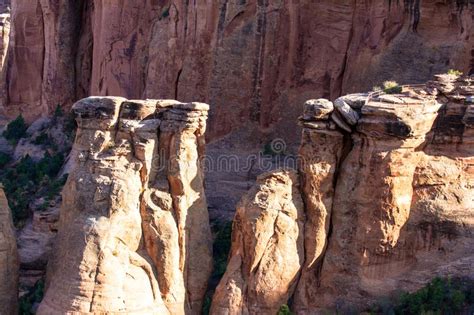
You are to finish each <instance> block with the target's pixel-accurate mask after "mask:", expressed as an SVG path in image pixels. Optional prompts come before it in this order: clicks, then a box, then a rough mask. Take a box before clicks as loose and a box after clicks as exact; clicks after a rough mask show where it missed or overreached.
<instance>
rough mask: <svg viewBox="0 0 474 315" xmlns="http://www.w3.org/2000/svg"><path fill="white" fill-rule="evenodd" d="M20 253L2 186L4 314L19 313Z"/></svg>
mask: <svg viewBox="0 0 474 315" xmlns="http://www.w3.org/2000/svg"><path fill="white" fill-rule="evenodd" d="M19 268H20V266H19V264H18V252H17V246H16V239H15V229H14V227H13V221H12V214H11V211H10V208H9V207H8V202H7V198H6V197H5V193H4V192H3V186H1V184H0V276H1V279H2V281H0V306H1V311H0V312H1V313H2V314H16V313H17V311H18V270H19Z"/></svg>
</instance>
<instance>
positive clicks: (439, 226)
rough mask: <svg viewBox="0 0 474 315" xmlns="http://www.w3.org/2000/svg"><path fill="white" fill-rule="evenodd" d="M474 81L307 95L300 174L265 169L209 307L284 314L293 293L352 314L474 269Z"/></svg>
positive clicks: (296, 305)
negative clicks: (283, 222) (281, 311)
mask: <svg viewBox="0 0 474 315" xmlns="http://www.w3.org/2000/svg"><path fill="white" fill-rule="evenodd" d="M473 83H474V79H473V78H472V77H470V78H469V77H464V78H457V77H456V76H450V75H442V76H437V78H436V79H435V80H434V81H431V82H429V83H428V84H427V85H425V86H407V87H404V88H403V90H402V92H401V93H400V94H396V95H387V94H384V93H374V94H370V95H369V94H365V95H364V94H356V95H349V96H345V97H341V98H339V99H337V100H336V101H335V102H334V104H333V103H332V102H329V101H327V100H323V99H320V100H311V101H308V102H307V103H306V104H305V112H304V115H303V116H302V117H301V119H300V121H301V124H302V126H303V133H302V141H301V147H300V155H299V158H300V160H301V163H300V167H299V175H298V174H292V172H290V173H288V171H278V172H275V173H270V174H266V175H264V176H262V177H261V180H259V182H258V183H257V185H256V186H255V187H254V188H253V189H252V190H250V191H249V192H248V194H247V195H246V196H245V197H244V198H243V201H242V202H241V203H240V206H239V207H238V210H237V214H236V217H235V220H234V225H233V233H232V241H233V243H232V249H231V254H230V258H229V267H228V268H227V271H226V273H225V275H224V277H223V279H222V281H221V283H220V284H219V286H218V288H217V291H216V294H215V296H214V300H213V306H212V310H211V313H212V314H275V310H278V309H279V307H280V306H281V305H282V304H285V303H287V302H288V300H289V298H291V300H292V301H293V304H292V309H293V310H294V311H296V313H297V314H318V313H324V312H325V311H327V310H337V311H338V312H342V313H346V312H349V311H354V310H359V311H360V310H364V309H367V307H368V306H369V305H370V304H371V303H373V302H375V301H376V300H377V299H378V298H382V297H386V296H389V295H390V294H391V293H393V292H395V291H397V290H415V289H418V288H419V287H421V286H423V285H424V284H425V283H427V282H429V281H430V280H431V279H432V278H434V277H435V276H451V277H456V276H464V277H466V276H467V277H473V278H474V274H473V272H472V271H473V270H474V256H473V252H474V239H473V235H474V233H473V232H474V223H473V222H474V145H473V141H474V138H473V136H474V128H473V127H474V84H473ZM282 172H283V173H282ZM264 179H265V181H264V182H263V183H262V181H263V180H264ZM278 187H282V188H278ZM277 188H278V189H277ZM273 200H281V201H280V202H269V201H273ZM301 200H303V201H304V209H303V210H301V209H300V207H301ZM249 201H251V202H249ZM256 205H257V206H258V207H256ZM288 205H294V206H293V207H290V208H288ZM298 205H300V206H298ZM295 207H296V209H299V210H298V212H296V210H293V213H301V214H299V215H295V214H293V215H292V216H289V214H290V213H291V211H289V210H288V209H292V208H295ZM280 217H282V218H283V217H285V218H287V219H286V221H288V223H287V224H286V226H285V227H286V229H282V225H281V224H278V220H276V221H275V219H274V218H280ZM288 218H291V220H289V219H288ZM297 219H298V221H299V220H303V221H304V222H301V223H299V224H296V223H297V222H298V221H297ZM262 222H275V224H273V225H272V224H270V225H269V224H265V225H262ZM269 229H270V230H269ZM249 231H253V233H250V232H249ZM283 232H285V233H283ZM269 235H272V237H271V238H270V237H269ZM302 236H304V242H302V240H301V238H302ZM288 248H293V249H294V251H296V252H291V254H279V253H281V252H284V253H287V249H288ZM258 253H264V254H259V255H256V254H258ZM295 253H297V254H299V255H295ZM303 253H304V255H303ZM301 257H303V260H302V259H301ZM290 267H293V268H290ZM262 269H265V276H263V277H262V276H261V270H262ZM236 270H237V271H236ZM283 270H285V271H291V273H290V274H287V275H286V276H285V275H282V271H283ZM272 287H273V288H279V289H280V290H272V289H270V288H272Z"/></svg>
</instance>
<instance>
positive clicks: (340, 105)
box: [334, 98, 360, 126]
mask: <svg viewBox="0 0 474 315" xmlns="http://www.w3.org/2000/svg"><path fill="white" fill-rule="evenodd" d="M334 107H336V110H337V111H338V113H339V114H340V116H342V117H343V118H344V121H345V122H346V123H348V124H349V125H351V126H354V125H356V124H357V121H358V120H359V118H360V116H359V114H358V113H357V112H356V111H355V110H353V109H352V108H351V107H350V106H349V104H347V103H346V102H345V101H344V100H343V99H342V98H338V99H336V100H335V101H334Z"/></svg>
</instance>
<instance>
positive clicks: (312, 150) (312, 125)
mask: <svg viewBox="0 0 474 315" xmlns="http://www.w3.org/2000/svg"><path fill="white" fill-rule="evenodd" d="M333 110H334V107H333V104H332V103H331V102H329V101H327V100H323V99H321V100H316V101H314V100H313V101H308V102H306V104H305V109H304V115H303V117H301V119H300V122H301V125H302V127H303V131H302V138H301V146H300V149H299V158H300V162H301V163H300V167H299V173H300V174H301V183H302V185H301V192H302V195H303V200H304V204H305V213H306V222H305V231H304V233H305V242H304V247H305V263H304V267H303V269H302V274H301V277H300V280H299V282H298V287H297V291H296V294H295V305H300V306H302V307H303V306H306V305H308V304H310V303H311V299H312V297H311V295H312V294H311V292H312V291H313V290H314V283H315V282H317V280H316V279H317V277H318V276H319V274H318V273H319V268H320V258H321V255H322V254H323V253H324V251H325V249H326V245H327V237H328V233H329V228H330V220H331V212H332V207H333V199H334V183H335V182H336V176H337V173H336V171H337V168H338V167H339V161H340V159H341V155H342V150H343V147H344V137H343V133H342V132H341V131H340V130H339V129H338V128H337V127H336V124H335V123H334V122H333V121H332V120H331V119H330V115H331V113H333Z"/></svg>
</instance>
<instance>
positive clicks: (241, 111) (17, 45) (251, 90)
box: [7, 0, 473, 139]
mask: <svg viewBox="0 0 474 315" xmlns="http://www.w3.org/2000/svg"><path fill="white" fill-rule="evenodd" d="M403 3H404V4H401V3H400V2H398V1H369V0H365V1H355V0H344V1H337V3H335V2H334V1H329V0H324V1H317V2H314V1H296V2H294V1H269V0H262V1H257V0H250V1H229V0H226V1H220V2H218V1H199V2H189V1H184V0H176V1H167V0H140V1H133V2H131V1H123V0H121V1H109V0H107V1H94V0H82V1H72V0H67V1H62V2H61V3H60V4H58V3H56V2H55V1H51V0H33V1H30V0H28V1H27V0H14V1H13V3H12V10H13V12H12V16H13V36H12V43H11V48H10V53H9V54H10V56H11V58H10V60H9V67H8V78H9V80H8V95H7V104H8V105H7V112H8V113H9V114H10V115H11V116H14V115H15V114H17V113H18V112H19V111H23V112H24V113H25V115H26V116H28V117H29V118H30V119H32V118H34V117H37V116H39V115H41V114H44V113H46V112H47V110H49V111H51V110H53V109H54V108H55V107H56V105H57V104H61V105H70V104H72V103H73V101H74V100H75V99H77V98H79V97H83V96H86V95H90V94H94V95H120V96H124V97H128V98H142V97H148V98H152V97H153V98H177V99H180V100H183V101H188V100H191V99H193V100H195V99H199V100H202V101H206V102H208V103H210V104H211V105H212V107H211V117H210V118H211V119H210V132H209V135H208V137H209V138H211V139H215V138H217V137H220V136H223V135H226V134H228V133H229V132H231V131H234V130H236V129H239V128H241V127H243V126H245V124H248V122H249V121H253V122H255V124H256V125H257V126H258V127H259V128H260V129H261V130H263V131H270V132H272V131H275V130H286V129H285V128H282V127H294V121H295V119H296V117H297V116H298V114H299V113H298V112H299V110H298V108H296V107H295V106H294V104H301V103H303V102H304V101H305V100H307V99H310V98H314V97H325V98H335V97H337V96H339V95H340V94H341V93H343V92H351V91H356V90H367V89H369V88H371V87H372V86H373V85H375V84H379V83H380V82H381V81H383V80H386V79H396V80H398V81H401V82H404V83H405V82H406V83H414V82H424V81H426V80H427V79H428V78H429V77H430V76H431V75H432V74H433V73H436V72H441V71H444V70H446V69H448V68H457V69H460V70H463V71H464V72H469V71H471V70H472V67H473V62H472V60H471V59H472V57H471V50H472V48H473V47H472V44H473V41H472V38H473V36H471V35H472V34H471V33H472V29H473V28H472V27H471V25H472V9H471V7H470V6H469V5H467V4H466V5H462V3H463V2H462V1H461V2H459V1H443V2H440V1H435V0H425V1H421V4H419V2H417V1H404V2H403ZM282 118H285V119H282ZM275 132H276V133H278V132H277V131H275ZM282 133H283V134H285V132H284V131H283V132H282Z"/></svg>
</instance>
